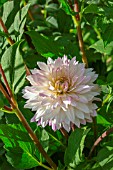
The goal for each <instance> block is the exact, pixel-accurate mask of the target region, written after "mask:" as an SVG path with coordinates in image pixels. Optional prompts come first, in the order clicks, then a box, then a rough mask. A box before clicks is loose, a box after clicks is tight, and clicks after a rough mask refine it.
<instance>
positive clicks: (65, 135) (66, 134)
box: [60, 127, 69, 140]
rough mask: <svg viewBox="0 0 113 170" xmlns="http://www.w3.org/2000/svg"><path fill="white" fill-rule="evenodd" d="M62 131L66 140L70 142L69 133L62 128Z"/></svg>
mask: <svg viewBox="0 0 113 170" xmlns="http://www.w3.org/2000/svg"><path fill="white" fill-rule="evenodd" d="M60 131H61V133H62V134H63V136H64V137H65V138H66V140H68V138H69V136H68V133H67V132H66V130H65V129H64V128H63V127H62V128H60Z"/></svg>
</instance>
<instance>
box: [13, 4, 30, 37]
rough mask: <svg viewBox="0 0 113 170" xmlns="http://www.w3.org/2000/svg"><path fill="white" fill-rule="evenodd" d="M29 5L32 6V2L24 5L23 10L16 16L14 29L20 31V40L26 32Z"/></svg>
mask: <svg viewBox="0 0 113 170" xmlns="http://www.w3.org/2000/svg"><path fill="white" fill-rule="evenodd" d="M29 7H30V4H28V5H26V6H25V7H23V8H22V9H21V10H19V11H18V13H17V14H16V16H15V18H14V29H15V31H17V32H19V33H20V35H19V40H20V39H21V36H22V34H23V32H24V26H25V22H26V15H27V12H28V9H29Z"/></svg>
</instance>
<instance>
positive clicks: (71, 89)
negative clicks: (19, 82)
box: [23, 56, 100, 131]
mask: <svg viewBox="0 0 113 170" xmlns="http://www.w3.org/2000/svg"><path fill="white" fill-rule="evenodd" d="M37 64H38V66H39V68H40V69H34V70H32V71H31V72H32V75H29V76H27V79H28V80H29V81H30V83H31V86H27V87H25V89H24V90H23V93H24V95H23V97H24V98H25V99H28V100H27V102H26V104H25V108H31V109H32V111H36V113H35V115H34V117H33V118H32V119H31V121H32V122H37V124H38V125H41V126H42V127H45V126H46V125H47V124H49V126H52V129H53V130H57V129H60V128H61V127H63V128H64V129H65V130H66V131H70V129H71V126H72V125H73V124H75V125H76V126H77V127H80V124H86V122H92V117H94V116H96V109H97V106H96V104H95V103H93V101H94V100H98V98H96V97H95V96H96V95H99V91H100V90H99V87H98V85H97V84H94V83H93V82H94V81H95V80H96V78H97V74H95V72H93V71H92V70H93V69H92V68H87V69H86V68H85V64H83V63H78V62H77V61H76V58H75V57H74V58H72V59H71V60H69V59H68V58H67V56H64V57H63V58H58V59H56V60H55V61H53V60H52V59H51V58H48V60H47V64H45V63H43V62H38V63H37Z"/></svg>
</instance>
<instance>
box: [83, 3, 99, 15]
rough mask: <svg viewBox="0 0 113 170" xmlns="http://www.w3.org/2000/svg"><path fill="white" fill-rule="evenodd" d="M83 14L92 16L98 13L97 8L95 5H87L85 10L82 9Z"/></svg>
mask: <svg viewBox="0 0 113 170" xmlns="http://www.w3.org/2000/svg"><path fill="white" fill-rule="evenodd" d="M83 12H84V13H85V14H87V13H94V14H98V13H100V11H99V8H98V6H97V5H96V4H90V5H88V6H87V7H86V8H84V10H83Z"/></svg>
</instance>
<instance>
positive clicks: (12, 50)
mask: <svg viewBox="0 0 113 170" xmlns="http://www.w3.org/2000/svg"><path fill="white" fill-rule="evenodd" d="M19 48H20V44H19V43H16V44H14V45H12V46H11V47H9V48H8V49H7V50H6V51H5V53H4V54H3V56H2V59H1V64H2V67H3V70H4V71H5V75H6V78H7V80H8V83H9V85H10V87H11V89H12V90H13V91H14V93H15V94H17V93H18V92H19V90H20V88H21V87H22V86H23V84H24V82H25V67H24V62H23V59H22V56H21V53H20V49H19Z"/></svg>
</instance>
